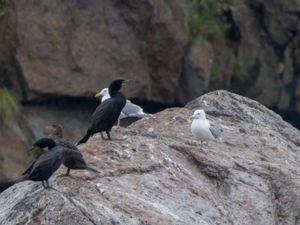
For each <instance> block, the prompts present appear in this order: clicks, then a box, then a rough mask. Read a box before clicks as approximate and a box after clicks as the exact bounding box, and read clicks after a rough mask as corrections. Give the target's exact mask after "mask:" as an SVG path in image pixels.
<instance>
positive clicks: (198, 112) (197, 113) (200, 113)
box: [190, 109, 206, 119]
mask: <svg viewBox="0 0 300 225" xmlns="http://www.w3.org/2000/svg"><path fill="white" fill-rule="evenodd" d="M205 118H206V116H205V112H204V110H203V109H198V110H196V111H195V112H194V114H193V115H192V116H191V117H190V119H205Z"/></svg>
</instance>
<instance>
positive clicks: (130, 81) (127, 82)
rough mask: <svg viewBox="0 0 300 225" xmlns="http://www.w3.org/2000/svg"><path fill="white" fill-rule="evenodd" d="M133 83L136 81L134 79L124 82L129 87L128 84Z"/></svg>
mask: <svg viewBox="0 0 300 225" xmlns="http://www.w3.org/2000/svg"><path fill="white" fill-rule="evenodd" d="M133 81H134V80H132V79H129V80H124V81H123V84H125V85H127V84H130V83H132V82H133Z"/></svg>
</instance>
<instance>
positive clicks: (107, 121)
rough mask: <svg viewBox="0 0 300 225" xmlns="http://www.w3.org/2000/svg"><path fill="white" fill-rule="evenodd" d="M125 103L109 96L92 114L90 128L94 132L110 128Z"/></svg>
mask: <svg viewBox="0 0 300 225" xmlns="http://www.w3.org/2000/svg"><path fill="white" fill-rule="evenodd" d="M122 108H123V105H122V106H121V105H120V103H119V102H118V101H117V100H116V99H114V98H109V99H107V100H105V101H104V102H102V103H101V104H100V105H99V106H98V107H97V108H96V110H95V112H94V113H93V115H92V116H91V119H90V120H91V124H90V127H89V130H90V131H91V132H92V133H96V132H98V131H102V130H105V129H110V128H111V127H112V126H113V124H114V123H115V122H116V121H117V119H118V117H119V115H120V113H121V110H122Z"/></svg>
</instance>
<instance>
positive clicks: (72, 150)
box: [47, 124, 99, 176]
mask: <svg viewBox="0 0 300 225" xmlns="http://www.w3.org/2000/svg"><path fill="white" fill-rule="evenodd" d="M47 128H48V129H49V130H50V135H49V136H48V137H50V138H52V139H53V140H54V141H55V142H56V143H57V145H59V146H61V147H62V148H63V151H64V161H63V164H64V166H65V167H67V172H66V174H63V176H69V175H70V171H71V169H72V170H89V171H92V172H95V173H99V171H97V170H96V169H93V168H91V167H89V166H88V165H87V164H86V162H85V160H84V158H83V155H82V154H81V152H80V151H79V149H78V148H77V147H76V146H75V145H74V144H73V143H72V142H70V141H68V140H66V139H64V138H63V128H62V126H61V125H59V124H53V125H50V126H47Z"/></svg>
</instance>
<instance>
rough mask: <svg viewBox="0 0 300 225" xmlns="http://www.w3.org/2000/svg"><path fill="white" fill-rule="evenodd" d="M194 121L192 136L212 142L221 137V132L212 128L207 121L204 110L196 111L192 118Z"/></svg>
mask: <svg viewBox="0 0 300 225" xmlns="http://www.w3.org/2000/svg"><path fill="white" fill-rule="evenodd" d="M190 119H193V122H192V125H191V131H192V134H193V135H194V136H195V137H196V138H197V139H199V140H200V141H201V143H202V142H203V141H211V140H214V139H216V138H217V137H218V136H219V133H220V132H219V131H218V130H217V129H216V128H215V127H213V126H211V124H210V122H209V121H208V120H207V119H206V116H205V112H204V110H202V109H199V110H196V111H195V112H194V114H193V115H192V116H191V117H190Z"/></svg>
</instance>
